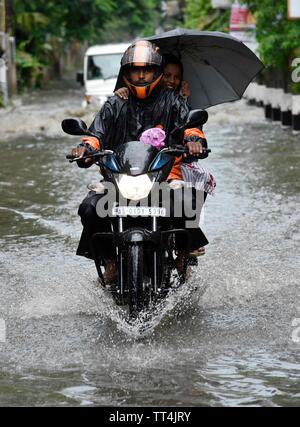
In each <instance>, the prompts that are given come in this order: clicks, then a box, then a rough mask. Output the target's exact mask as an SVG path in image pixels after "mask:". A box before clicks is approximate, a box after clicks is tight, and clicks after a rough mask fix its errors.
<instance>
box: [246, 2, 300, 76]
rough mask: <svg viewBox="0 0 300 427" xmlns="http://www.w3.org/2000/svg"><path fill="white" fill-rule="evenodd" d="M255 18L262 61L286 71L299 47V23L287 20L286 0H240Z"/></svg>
mask: <svg viewBox="0 0 300 427" xmlns="http://www.w3.org/2000/svg"><path fill="white" fill-rule="evenodd" d="M242 1H243V3H247V4H248V6H249V7H250V10H251V11H252V12H254V15H255V17H256V37H257V40H258V42H259V46H260V47H259V49H260V54H261V57H262V60H263V61H264V63H265V64H266V65H268V66H275V67H278V68H280V69H286V68H287V67H288V64H289V60H290V58H291V55H292V54H293V52H294V50H295V49H296V48H298V47H299V38H300V21H299V20H298V21H291V20H289V19H288V11H287V0H242Z"/></svg>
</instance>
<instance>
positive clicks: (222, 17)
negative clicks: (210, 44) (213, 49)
mask: <svg viewBox="0 0 300 427" xmlns="http://www.w3.org/2000/svg"><path fill="white" fill-rule="evenodd" d="M184 15H185V19H184V25H185V27H187V28H194V29H198V30H201V31H225V32H226V31H228V29H229V17H230V11H229V10H225V11H224V10H220V9H213V8H212V5H211V1H210V0H186V7H185V11H184Z"/></svg>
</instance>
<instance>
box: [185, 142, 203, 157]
mask: <svg viewBox="0 0 300 427" xmlns="http://www.w3.org/2000/svg"><path fill="white" fill-rule="evenodd" d="M185 146H186V147H187V148H188V150H189V155H190V156H196V157H197V156H200V154H202V152H203V147H202V144H201V142H200V141H196V142H194V141H189V142H187V143H186V144H185ZM183 156H184V157H187V153H185V154H184V155H183Z"/></svg>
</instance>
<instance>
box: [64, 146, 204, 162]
mask: <svg viewBox="0 0 300 427" xmlns="http://www.w3.org/2000/svg"><path fill="white" fill-rule="evenodd" d="M161 151H163V152H165V153H167V154H171V155H173V156H180V155H181V154H189V150H188V148H187V147H183V146H182V145H173V146H171V147H166V148H163V149H162V150H161ZM210 152H211V149H210V148H204V147H203V148H202V153H201V154H203V153H210ZM111 154H114V152H113V151H112V150H103V151H95V152H93V153H90V154H87V155H86V156H83V157H72V155H71V154H67V155H66V159H68V160H69V162H70V163H73V162H76V161H77V160H85V159H89V158H91V157H93V158H94V159H97V158H99V157H104V156H107V155H111ZM189 157H193V158H195V159H199V156H193V155H191V154H190V155H189Z"/></svg>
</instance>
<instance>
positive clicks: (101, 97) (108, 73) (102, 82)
mask: <svg viewBox="0 0 300 427" xmlns="http://www.w3.org/2000/svg"><path fill="white" fill-rule="evenodd" d="M129 45H130V43H119V44H105V45H96V46H91V47H89V48H88V49H87V51H86V52H85V55H84V63H83V73H77V81H78V82H80V83H81V84H82V85H84V88H85V96H84V100H83V103H82V105H83V107H87V105H89V104H94V105H96V106H97V107H101V106H102V105H103V104H104V102H105V101H106V100H107V97H108V96H111V95H113V90H114V88H115V85H116V81H117V76H118V74H119V70H120V62H121V58H122V55H123V53H124V52H125V50H126V49H127V47H128V46H129Z"/></svg>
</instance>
